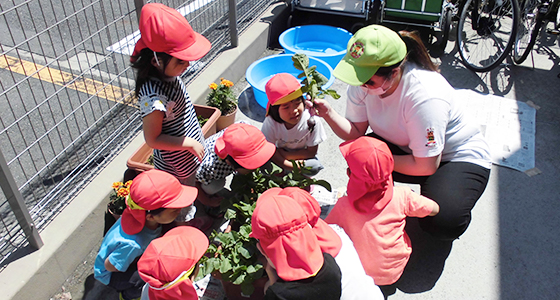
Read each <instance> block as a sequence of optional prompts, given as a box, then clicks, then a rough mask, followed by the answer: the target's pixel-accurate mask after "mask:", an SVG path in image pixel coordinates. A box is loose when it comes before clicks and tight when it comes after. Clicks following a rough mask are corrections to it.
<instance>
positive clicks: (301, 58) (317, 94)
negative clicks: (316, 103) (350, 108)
mask: <svg viewBox="0 0 560 300" xmlns="http://www.w3.org/2000/svg"><path fill="white" fill-rule="evenodd" d="M292 61H293V62H294V67H295V68H296V69H298V70H300V71H303V72H301V73H300V74H299V75H298V76H297V78H304V77H305V78H304V79H303V81H302V83H303V86H302V87H301V91H302V92H303V93H307V94H308V95H309V96H310V97H311V102H313V100H315V99H316V98H319V99H323V98H325V96H326V95H329V96H331V97H333V98H334V99H339V98H340V95H339V94H338V93H337V92H336V91H335V90H331V89H326V90H323V88H322V87H323V85H325V84H326V83H327V82H329V79H328V78H327V77H325V76H324V75H323V74H321V73H319V71H317V66H311V67H310V66H309V57H307V55H305V54H303V53H296V54H294V55H292Z"/></svg>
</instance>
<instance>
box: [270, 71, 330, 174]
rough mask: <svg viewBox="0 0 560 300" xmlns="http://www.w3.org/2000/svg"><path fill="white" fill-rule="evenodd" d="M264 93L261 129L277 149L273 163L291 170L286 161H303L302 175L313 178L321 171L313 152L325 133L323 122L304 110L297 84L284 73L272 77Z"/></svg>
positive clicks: (289, 164)
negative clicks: (305, 168) (266, 102)
mask: <svg viewBox="0 0 560 300" xmlns="http://www.w3.org/2000/svg"><path fill="white" fill-rule="evenodd" d="M265 91H266V96H267V97H268V104H267V108H266V115H267V117H266V118H265V120H264V122H263V125H262V128H261V130H262V132H263V133H264V136H265V137H266V139H267V140H268V141H269V142H271V143H273V144H275V145H276V147H277V148H278V150H277V151H276V154H275V155H274V158H273V161H274V163H275V164H277V165H279V166H280V167H282V168H283V169H285V170H292V163H291V162H290V160H296V161H303V162H304V163H305V166H306V167H310V168H311V170H309V171H308V173H306V175H309V176H313V175H316V174H317V173H318V172H319V171H320V170H322V169H323V165H322V164H321V163H320V162H319V160H318V159H317V157H316V155H317V149H318V148H319V143H321V142H322V141H324V140H326V139H327V134H326V132H325V128H324V127H323V123H321V121H320V120H318V119H317V118H315V117H311V115H310V114H309V111H308V110H307V109H305V107H304V102H303V95H302V92H301V84H300V82H299V81H298V80H297V79H296V78H295V77H294V76H292V75H290V74H288V73H280V74H276V75H274V76H273V77H272V78H271V79H270V80H269V81H268V82H267V83H266V86H265ZM310 122H311V123H310Z"/></svg>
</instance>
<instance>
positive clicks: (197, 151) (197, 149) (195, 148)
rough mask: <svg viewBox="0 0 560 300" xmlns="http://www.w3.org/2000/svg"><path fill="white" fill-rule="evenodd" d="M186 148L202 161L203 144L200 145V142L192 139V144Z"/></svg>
mask: <svg viewBox="0 0 560 300" xmlns="http://www.w3.org/2000/svg"><path fill="white" fill-rule="evenodd" d="M187 150H189V152H190V153H192V154H193V155H194V156H196V157H197V158H198V160H199V161H202V158H203V157H204V146H202V144H201V143H199V142H197V141H193V142H192V145H191V146H190V147H188V148H187Z"/></svg>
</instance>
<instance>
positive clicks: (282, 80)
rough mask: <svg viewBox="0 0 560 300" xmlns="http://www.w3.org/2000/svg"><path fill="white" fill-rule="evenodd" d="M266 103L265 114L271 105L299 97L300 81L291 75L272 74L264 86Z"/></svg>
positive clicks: (300, 93)
mask: <svg viewBox="0 0 560 300" xmlns="http://www.w3.org/2000/svg"><path fill="white" fill-rule="evenodd" d="M264 89H265V91H266V96H267V97H268V104H267V105H266V115H267V116H268V110H269V108H270V106H272V105H280V104H284V103H288V102H290V101H292V100H295V99H297V98H298V97H301V95H302V92H301V83H300V82H299V81H298V80H297V78H295V77H294V76H293V75H291V74H288V73H280V74H276V75H274V76H272V78H270V80H268V82H267V83H266V85H265V87H264Z"/></svg>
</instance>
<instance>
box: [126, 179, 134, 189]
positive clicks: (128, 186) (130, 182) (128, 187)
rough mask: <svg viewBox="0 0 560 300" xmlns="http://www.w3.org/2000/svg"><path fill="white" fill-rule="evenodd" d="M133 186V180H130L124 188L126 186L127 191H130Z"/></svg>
mask: <svg viewBox="0 0 560 300" xmlns="http://www.w3.org/2000/svg"><path fill="white" fill-rule="evenodd" d="M131 185H132V180H129V181H127V182H125V184H124V186H126V188H127V189H130V186H131Z"/></svg>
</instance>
